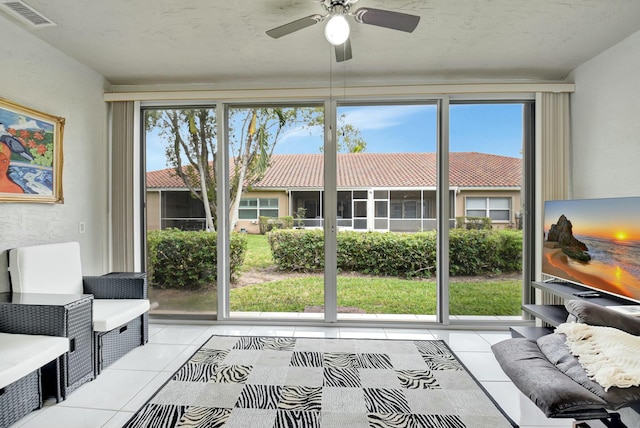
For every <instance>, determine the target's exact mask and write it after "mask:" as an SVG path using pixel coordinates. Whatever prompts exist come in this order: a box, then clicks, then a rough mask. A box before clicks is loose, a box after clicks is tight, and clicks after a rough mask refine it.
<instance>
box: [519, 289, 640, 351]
mask: <svg viewBox="0 0 640 428" xmlns="http://www.w3.org/2000/svg"><path fill="white" fill-rule="evenodd" d="M531 286H532V287H533V288H536V289H538V290H541V291H544V292H547V293H549V294H552V295H554V296H558V297H560V298H562V299H564V300H576V299H581V300H589V302H591V303H595V304H597V305H601V306H623V305H637V303H636V302H632V301H631V300H626V299H623V298H621V297H616V296H612V295H610V294H607V293H604V292H599V291H594V290H592V289H590V288H587V287H583V286H581V285H577V284H573V283H571V282H566V281H557V280H554V281H545V282H538V281H534V282H532V283H531ZM583 293H589V295H587V296H585V295H584V294H583ZM581 294H582V295H581ZM595 294H597V295H595ZM522 310H523V311H524V312H526V313H528V314H529V315H531V316H533V317H534V318H536V319H539V320H541V321H542V322H544V323H545V324H548V326H545V327H512V328H511V335H512V336H513V337H526V338H530V339H537V338H538V337H541V336H544V335H546V334H549V333H552V332H553V330H554V328H555V327H556V326H557V325H559V324H562V323H563V322H565V321H566V320H567V316H568V315H569V313H568V312H567V310H566V309H565V307H564V305H536V304H529V305H522Z"/></svg>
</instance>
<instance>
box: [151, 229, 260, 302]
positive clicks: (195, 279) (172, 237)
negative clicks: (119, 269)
mask: <svg viewBox="0 0 640 428" xmlns="http://www.w3.org/2000/svg"><path fill="white" fill-rule="evenodd" d="M216 240H217V233H215V232H205V231H197V232H193V231H182V230H179V229H166V230H153V231H149V232H147V247H148V252H149V254H148V272H147V275H148V281H149V285H150V286H152V287H157V288H175V289H186V290H201V289H206V288H211V287H215V286H216V282H217V259H218V257H217V254H218V253H217V241H216ZM230 246H231V252H230V259H231V266H230V269H231V278H232V280H233V279H235V278H236V275H237V272H238V271H239V269H240V268H241V267H242V263H243V262H244V255H245V253H246V250H247V240H246V238H245V236H244V235H243V234H240V233H232V234H231V239H230Z"/></svg>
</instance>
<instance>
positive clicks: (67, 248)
mask: <svg viewBox="0 0 640 428" xmlns="http://www.w3.org/2000/svg"><path fill="white" fill-rule="evenodd" d="M9 272H10V274H11V288H12V289H13V292H14V293H55V294H82V292H83V285H82V264H81V261H80V244H79V243H78V242H63V243H60V244H46V245H34V246H30V247H19V248H14V249H12V250H10V251H9Z"/></svg>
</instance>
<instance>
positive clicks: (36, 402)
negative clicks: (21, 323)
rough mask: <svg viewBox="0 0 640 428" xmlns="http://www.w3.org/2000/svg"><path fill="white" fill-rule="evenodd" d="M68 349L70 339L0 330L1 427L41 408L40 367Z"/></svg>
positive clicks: (54, 360)
mask: <svg viewBox="0 0 640 428" xmlns="http://www.w3.org/2000/svg"><path fill="white" fill-rule="evenodd" d="M68 351H69V339H67V338H63V337H50V336H38V335H29V334H11V333H4V332H1V330H0V428H4V427H8V426H9V425H11V424H13V423H14V422H16V421H17V420H19V419H20V418H22V417H23V416H25V415H27V414H29V413H30V412H31V411H33V410H35V409H39V408H41V407H42V401H43V400H42V397H43V394H42V384H41V381H40V371H41V368H42V367H43V366H45V365H47V364H48V363H50V362H53V364H55V365H56V367H59V365H60V362H59V361H58V360H59V359H60V358H61V357H62V355H64V353H65V352H68ZM58 386H59V382H58Z"/></svg>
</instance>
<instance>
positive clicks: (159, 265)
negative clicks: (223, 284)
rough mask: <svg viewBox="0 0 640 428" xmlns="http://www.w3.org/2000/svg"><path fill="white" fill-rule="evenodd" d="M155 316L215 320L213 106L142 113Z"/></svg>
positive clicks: (215, 249) (146, 110)
mask: <svg viewBox="0 0 640 428" xmlns="http://www.w3.org/2000/svg"><path fill="white" fill-rule="evenodd" d="M142 119H143V124H144V131H143V132H144V134H143V135H144V140H143V141H144V143H145V144H144V146H145V148H146V150H145V159H146V161H145V165H146V203H145V207H146V212H145V216H146V232H147V242H146V248H147V251H146V254H147V260H146V263H147V271H148V274H149V275H148V276H149V299H150V301H151V302H152V307H151V314H152V315H165V316H182V317H184V316H186V315H194V314H196V315H199V316H205V317H215V316H216V311H217V297H218V292H217V290H218V287H217V275H216V258H217V247H216V230H217V229H216V228H217V226H218V225H217V216H218V207H217V206H216V203H215V201H216V191H217V188H216V179H215V176H216V174H215V163H214V155H215V153H216V152H217V135H216V119H217V118H216V110H215V106H197V107H188V106H184V107H182V106H181V107H166V108H165V107H154V108H149V109H144V110H143V112H142Z"/></svg>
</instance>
